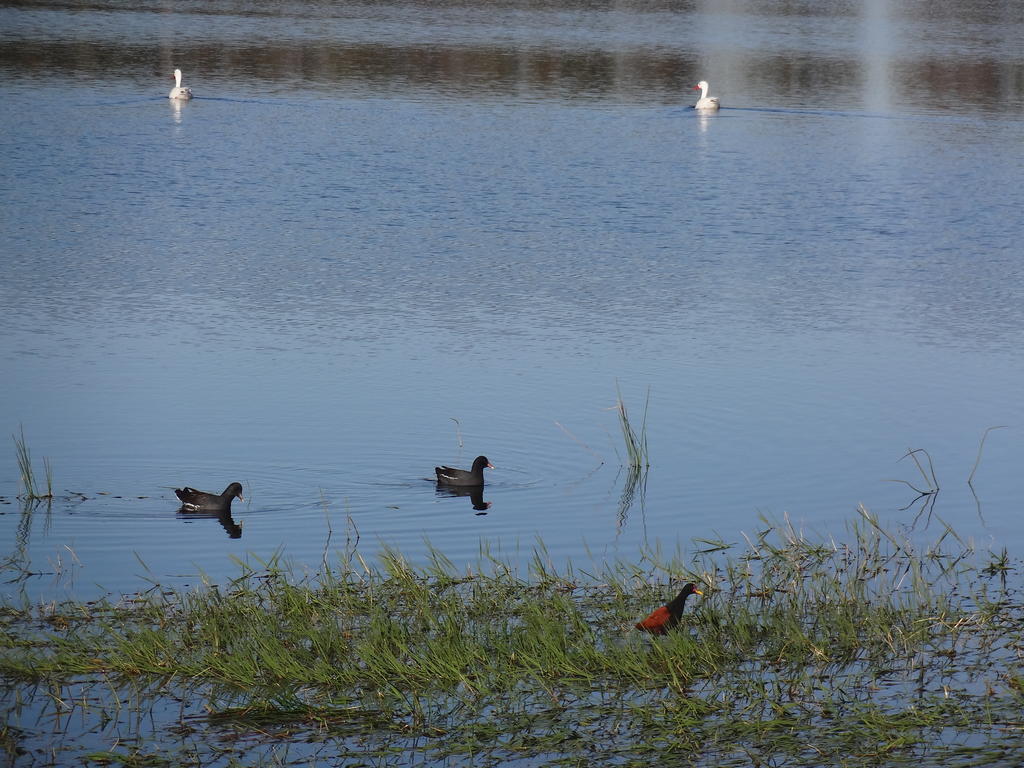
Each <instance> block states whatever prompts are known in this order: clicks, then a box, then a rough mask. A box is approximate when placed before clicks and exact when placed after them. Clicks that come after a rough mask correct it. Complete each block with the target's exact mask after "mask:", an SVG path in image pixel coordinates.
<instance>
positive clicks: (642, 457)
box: [615, 382, 651, 472]
mask: <svg viewBox="0 0 1024 768" xmlns="http://www.w3.org/2000/svg"><path fill="white" fill-rule="evenodd" d="M615 394H616V402H615V409H616V411H617V412H618V414H619V427H620V428H621V429H622V438H623V441H624V442H625V445H626V460H627V462H628V466H629V467H630V468H632V469H633V470H634V471H635V472H639V471H640V470H642V469H646V468H647V467H648V466H649V465H650V456H649V455H648V451H647V407H648V406H649V405H650V402H651V390H650V389H648V390H647V398H646V399H645V400H644V414H643V418H642V419H641V422H640V427H639V429H637V428H636V427H634V426H633V423H632V422H631V421H630V419H629V411H628V410H627V409H626V402H625V401H624V400H623V399H622V392H621V390H620V389H619V384H618V382H616V383H615Z"/></svg>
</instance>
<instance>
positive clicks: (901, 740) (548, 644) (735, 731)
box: [0, 509, 1024, 766]
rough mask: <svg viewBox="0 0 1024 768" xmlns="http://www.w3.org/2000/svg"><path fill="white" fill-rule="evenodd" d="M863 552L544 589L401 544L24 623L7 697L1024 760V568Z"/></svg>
mask: <svg viewBox="0 0 1024 768" xmlns="http://www.w3.org/2000/svg"><path fill="white" fill-rule="evenodd" d="M848 538H849V540H848V541H846V542H838V541H833V540H816V539H813V538H809V537H807V536H805V535H803V534H802V533H801V532H799V531H797V530H796V529H794V528H793V527H792V526H791V525H789V524H788V523H771V522H768V521H766V522H765V527H764V529H763V530H762V531H760V532H758V533H757V534H756V535H754V536H751V537H750V538H749V539H748V540H747V541H746V542H745V543H744V544H743V545H730V544H728V543H726V542H719V541H701V542H699V547H700V549H699V550H698V552H697V554H696V555H695V556H694V557H693V558H692V559H690V560H689V561H688V562H686V563H683V562H681V561H680V560H679V559H678V558H672V559H666V558H665V557H663V555H662V554H661V553H659V552H651V553H648V555H647V556H646V558H645V559H644V560H643V561H642V562H639V563H629V564H626V563H618V564H612V565H608V566H602V568H600V569H595V570H594V571H593V572H584V571H578V570H576V569H575V568H574V567H573V566H572V565H568V566H566V567H565V569H563V570H556V569H554V568H552V566H551V565H550V563H549V560H548V558H547V556H546V555H545V553H544V552H543V550H542V549H541V550H539V551H538V552H537V555H536V557H535V558H534V560H533V562H532V564H531V565H530V566H529V567H528V568H527V569H526V572H525V573H519V572H518V570H517V569H516V568H515V567H514V566H513V565H511V564H509V563H506V562H502V561H500V560H497V559H494V558H491V557H489V556H488V555H486V554H485V555H482V556H481V559H480V561H479V562H478V563H477V565H476V566H475V567H474V568H472V569H470V570H468V571H465V572H460V571H458V570H457V569H456V568H455V567H454V565H453V564H452V563H451V562H450V561H449V560H448V559H447V558H445V557H444V556H443V555H442V554H441V553H439V552H434V553H433V554H432V555H431V556H430V558H429V560H428V561H427V562H426V563H425V564H422V565H419V566H413V565H412V564H411V563H410V562H408V561H407V560H406V559H405V558H404V557H402V555H401V554H400V553H399V552H397V551H394V550H388V549H386V550H385V551H384V552H383V553H382V554H381V555H380V558H379V562H380V564H379V565H378V566H373V567H372V566H370V565H369V564H368V563H366V562H365V561H363V560H362V559H361V558H360V557H359V556H358V555H356V554H355V553H352V552H351V551H349V552H348V553H346V554H343V555H341V558H342V559H341V561H340V562H339V563H338V564H337V565H336V566H335V567H334V568H332V569H331V570H330V571H325V572H323V573H320V574H317V575H315V576H307V577H301V578H299V577H296V576H295V575H294V574H293V573H292V572H291V571H290V570H289V569H288V568H287V567H286V566H285V565H284V564H283V563H282V562H281V561H280V560H278V559H272V560H270V561H267V562H259V561H257V562H256V563H255V564H252V563H241V564H240V567H241V569H242V571H241V573H240V574H239V576H238V577H237V578H236V579H235V580H233V581H232V582H230V583H228V584H226V585H223V586H207V587H205V588H203V589H200V590H197V591H167V590H163V589H159V588H154V589H153V590H152V591H150V592H149V593H147V594H144V595H140V596H135V597H133V598H132V599H121V600H116V601H99V602H75V601H71V602H66V603H48V604H45V605H39V606H31V605H27V604H25V603H23V602H18V603H12V604H6V605H3V606H2V607H0V679H2V680H3V684H4V686H5V687H6V689H7V690H9V691H10V690H18V691H19V692H20V693H19V697H18V698H28V697H30V692H31V691H37V692H38V694H39V695H40V696H42V697H43V698H44V699H47V700H49V699H50V698H52V700H53V701H54V702H58V701H59V702H62V703H63V702H74V701H79V700H81V701H86V700H88V696H87V695H86V694H85V693H83V692H82V688H83V686H84V687H88V686H90V685H91V686H92V688H91V689H89V690H91V691H92V695H94V696H96V697H98V698H100V699H102V698H103V697H107V698H109V699H110V701H111V702H113V703H110V704H107V705H100V704H96V705H94V706H93V710H92V711H97V712H103V713H105V716H107V717H110V715H109V713H110V711H112V708H118V709H120V707H122V706H124V705H123V704H117V702H118V701H119V699H118V697H119V696H120V697H121V700H122V701H123V700H124V697H125V694H124V691H125V690H131V691H133V692H134V694H133V695H134V696H136V697H141V699H145V698H146V697H147V696H148V697H151V698H154V699H159V698H160V697H170V698H171V699H172V700H175V701H176V700H182V701H188V702H190V704H189V707H188V709H187V710H186V711H184V712H183V713H182V714H181V715H179V717H180V720H179V721H175V722H173V723H168V726H167V728H168V734H169V735H168V736H167V738H173V736H172V735H170V734H172V733H176V732H178V731H177V730H176V729H180V728H183V727H185V726H187V727H188V728H189V729H191V730H193V731H194V730H199V731H201V732H203V733H205V734H206V736H204V737H203V738H204V739H206V738H207V737H209V738H216V736H217V734H220V733H230V734H234V737H233V738H235V737H238V736H239V735H240V734H248V736H247V738H251V739H253V740H256V741H259V739H260V738H261V737H265V738H268V739H276V740H277V741H278V742H279V741H280V740H281V739H282V738H286V739H291V741H290V742H289V743H291V744H293V745H294V744H302V743H309V742H310V741H311V740H320V741H322V740H324V739H328V738H329V739H331V747H330V749H331V750H332V754H333V755H334V756H335V758H336V757H337V755H339V754H345V755H348V756H350V757H353V758H354V757H355V756H362V757H363V758H368V757H369V756H373V755H376V756H377V757H378V758H383V756H387V755H392V756H394V755H396V754H420V753H421V752H424V751H425V753H426V754H429V755H430V756H431V759H436V760H437V761H451V760H456V759H465V760H467V761H468V762H472V763H474V764H479V763H483V764H498V763H500V762H502V761H504V760H509V759H517V758H520V759H522V758H525V759H528V760H530V761H531V762H530V764H531V765H532V764H544V763H552V764H553V763H559V764H563V763H564V762H565V761H568V762H573V761H578V760H582V759H583V758H584V757H585V758H586V760H587V762H588V764H594V763H597V764H630V765H631V764H636V765H639V764H640V763H643V764H648V763H649V762H650V761H652V760H654V761H658V762H670V763H673V764H688V765H700V766H720V765H736V766H740V765H755V764H772V765H783V764H784V765H794V766H818V765H823V764H836V765H851V766H853V765H856V766H861V765H863V766H875V765H884V766H890V765H892V766H896V765H909V764H912V763H915V762H920V761H922V760H923V761H925V762H928V761H931V762H932V764H935V763H936V761H942V762H943V764H944V765H965V766H966V765H971V764H978V761H979V760H980V761H981V762H982V763H984V764H994V765H998V764H1006V765H1015V764H1020V762H1021V761H1022V760H1024V743H1022V742H1021V741H1020V739H1019V730H1020V727H1021V725H1020V711H1021V706H1022V705H1024V669H1022V665H1021V662H1020V660H1019V653H1018V650H1019V649H1020V648H1021V647H1024V621H1022V617H1024V606H1022V605H1021V602H1020V599H1019V594H1018V593H1017V591H1016V589H1015V587H1013V586H1010V587H1008V586H1007V580H1006V575H1007V573H1012V572H1019V563H1016V562H1013V561H1010V560H1009V559H1008V558H1007V556H1006V554H1005V553H1002V554H1001V555H999V556H998V558H997V559H995V558H992V557H990V558H988V559H987V560H984V562H983V564H976V563H975V559H976V558H975V554H974V552H973V550H972V549H971V548H970V547H968V546H967V545H966V544H965V543H964V542H962V541H961V540H960V539H959V538H957V536H956V534H955V532H953V531H952V530H951V529H948V528H947V529H946V530H945V531H944V532H943V533H942V535H941V536H940V537H939V540H938V541H936V542H932V543H930V544H929V545H928V546H927V547H924V548H920V547H918V546H915V545H914V543H913V542H912V541H910V540H909V539H907V538H904V537H901V536H898V535H896V534H893V533H891V532H889V531H887V530H886V529H884V528H883V527H882V525H881V524H880V523H879V521H878V520H877V519H875V518H874V517H873V516H872V515H870V514H869V513H868V512H867V510H864V509H861V511H860V515H859V517H858V518H857V520H855V521H854V522H853V523H852V524H851V527H850V535H849V537H848ZM950 545H951V546H952V549H948V548H947V547H948V546H950ZM993 563H997V564H998V568H993V566H992V564H993ZM689 580H694V581H697V582H698V583H699V585H700V586H701V588H702V589H703V591H704V592H705V597H704V598H696V599H694V600H693V601H692V602H691V603H690V606H689V607H688V609H687V612H686V614H685V615H684V618H683V621H682V623H681V627H680V629H679V631H675V632H672V633H670V634H669V635H668V636H666V637H664V638H652V637H650V636H647V635H644V634H641V633H639V632H637V631H636V630H635V629H633V624H634V622H635V621H637V620H638V619H640V618H642V617H643V616H645V615H647V613H648V612H649V611H650V610H651V609H652V608H654V607H656V606H657V605H660V604H662V603H664V602H665V601H666V600H667V599H668V598H670V597H671V596H672V595H674V594H675V592H676V591H678V589H679V586H680V585H681V584H682V583H683V582H685V581H689ZM39 683H45V685H42V686H40V685H39ZM54 706H56V705H54ZM83 706H84V705H83ZM7 714H9V713H7ZM8 719H9V720H10V718H8ZM115 719H116V718H115ZM172 726H173V728H172ZM12 733H13V731H12ZM314 737H315V738H314ZM996 758H998V759H996ZM474 761H475V762H474ZM972 761H973V762H972ZM201 762H202V759H200V758H198V757H197V758H196V764H200V763H201ZM250 762H251V761H250ZM371 762H373V761H371ZM428 762H429V761H428Z"/></svg>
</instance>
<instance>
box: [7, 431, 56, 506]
mask: <svg viewBox="0 0 1024 768" xmlns="http://www.w3.org/2000/svg"><path fill="white" fill-rule="evenodd" d="M18 431H19V434H17V435H11V438H12V439H13V440H14V453H15V456H16V457H17V459H18V470H19V472H20V474H21V487H22V489H23V493H22V494H21V495H19V497H18V498H20V499H52V498H53V466H52V465H51V464H50V460H49V459H48V458H47V457H45V456H44V457H43V473H44V475H45V477H46V492H45V493H44V492H43V490H42V489H41V488H37V487H36V476H35V470H34V469H33V468H32V454H31V452H30V451H29V448H28V442H27V441H26V440H25V428H24V427H19V429H18Z"/></svg>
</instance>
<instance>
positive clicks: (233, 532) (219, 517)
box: [178, 507, 242, 539]
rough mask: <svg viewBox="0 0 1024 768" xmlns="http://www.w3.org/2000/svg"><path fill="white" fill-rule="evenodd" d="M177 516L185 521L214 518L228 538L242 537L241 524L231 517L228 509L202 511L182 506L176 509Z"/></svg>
mask: <svg viewBox="0 0 1024 768" xmlns="http://www.w3.org/2000/svg"><path fill="white" fill-rule="evenodd" d="M178 518H179V519H181V520H184V521H186V522H191V521H193V520H216V521H217V522H219V523H220V524H221V527H222V528H223V529H224V530H225V531H226V532H227V534H228V538H230V539H240V538H242V526H241V525H240V524H239V523H236V522H235V520H234V518H233V517H231V511H230V510H226V511H221V512H204V511H201V510H199V511H197V510H190V509H185V508H184V507H182V508H181V509H179V510H178Z"/></svg>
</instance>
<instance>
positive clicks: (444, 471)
mask: <svg viewBox="0 0 1024 768" xmlns="http://www.w3.org/2000/svg"><path fill="white" fill-rule="evenodd" d="M485 467H486V468H487V469H494V465H493V464H491V462H489V461H488V460H487V457H486V456H477V457H476V458H475V459H474V460H473V468H472V469H456V468H455V467H434V472H436V473H437V482H438V483H441V484H442V485H483V484H484V468H485Z"/></svg>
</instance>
